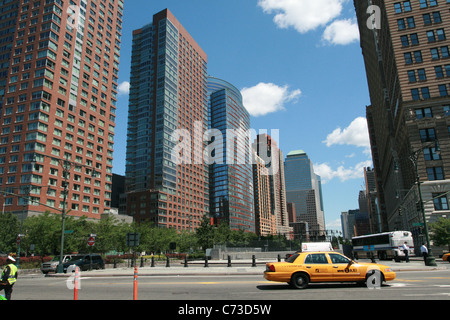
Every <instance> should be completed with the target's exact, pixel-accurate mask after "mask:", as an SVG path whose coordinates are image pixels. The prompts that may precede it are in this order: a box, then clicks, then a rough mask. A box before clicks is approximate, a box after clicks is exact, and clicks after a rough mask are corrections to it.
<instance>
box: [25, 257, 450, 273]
mask: <svg viewBox="0 0 450 320" xmlns="http://www.w3.org/2000/svg"><path fill="white" fill-rule="evenodd" d="M254 262H255V263H254ZM266 262H271V261H268V260H256V261H253V260H237V261H232V262H231V266H228V261H220V260H210V261H208V263H207V264H205V261H194V262H189V263H188V265H187V266H186V265H185V264H184V262H180V261H179V260H176V261H171V262H170V266H166V264H165V263H164V264H162V263H157V264H155V266H153V267H152V266H150V264H149V263H148V262H147V263H146V264H144V266H143V267H141V266H140V262H139V260H138V262H137V266H138V268H137V274H136V276H137V277H142V276H165V275H167V276H168V275H170V276H186V275H222V276H223V275H262V274H263V272H264V270H265V269H266ZM356 262H371V261H370V260H366V259H359V260H357V261H356ZM436 262H437V263H436V264H437V266H425V264H424V262H423V260H422V259H420V258H412V259H411V260H410V262H404V261H402V262H394V261H379V260H376V263H380V264H383V265H386V266H388V267H390V268H391V269H392V270H393V271H394V272H402V271H433V270H445V269H448V267H447V265H449V264H448V263H444V262H442V261H436ZM29 275H30V274H29ZM31 275H32V274H31ZM46 276H47V277H68V276H69V274H54V273H49V274H47V275H46ZM81 276H84V277H114V276H117V277H119V276H130V277H134V276H135V268H134V267H126V266H125V267H123V266H121V267H117V268H113V267H112V266H111V265H107V267H106V268H105V269H102V270H91V271H82V272H81Z"/></svg>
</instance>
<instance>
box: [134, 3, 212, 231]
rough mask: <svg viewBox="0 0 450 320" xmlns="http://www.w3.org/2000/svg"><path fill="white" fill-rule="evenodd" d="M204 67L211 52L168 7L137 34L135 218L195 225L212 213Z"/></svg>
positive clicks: (161, 223)
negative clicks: (206, 153) (204, 157)
mask: <svg viewBox="0 0 450 320" xmlns="http://www.w3.org/2000/svg"><path fill="white" fill-rule="evenodd" d="M206 65H207V56H206V54H205V52H204V51H203V50H202V49H201V48H200V46H199V45H198V44H197V43H196V42H195V40H194V39H193V38H192V37H191V36H190V35H189V33H188V32H187V31H186V30H185V29H184V27H183V26H182V25H181V24H180V22H179V21H178V20H177V19H176V18H175V17H174V15H173V14H172V13H171V12H170V11H169V10H167V9H165V10H163V11H161V12H159V13H157V14H155V15H154V16H153V22H152V23H150V24H148V25H146V26H144V27H142V28H141V29H138V30H135V31H134V32H133V49H132V61H131V78H130V84H131V87H130V98H129V111H128V132H127V154H126V160H127V162H126V191H127V212H128V214H129V215H132V216H133V217H134V218H135V220H137V221H142V220H149V221H152V222H153V223H155V225H156V226H158V227H166V228H174V229H177V230H179V231H181V230H194V229H196V228H197V227H198V226H199V225H200V222H201V219H202V217H203V216H204V215H205V213H207V212H209V203H208V202H209V201H208V194H209V191H208V168H207V166H206V165H204V163H203V161H202V150H203V147H204V145H203V142H202V139H201V138H202V136H203V132H204V131H206V129H207V95H206V93H207V90H206V83H207V75H206ZM178 132H182V133H183V135H178V134H177V133H178ZM180 146H182V148H179V147H180Z"/></svg>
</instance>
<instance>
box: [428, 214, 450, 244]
mask: <svg viewBox="0 0 450 320" xmlns="http://www.w3.org/2000/svg"><path fill="white" fill-rule="evenodd" d="M430 231H431V232H430V238H431V240H433V242H434V244H435V245H437V246H447V247H448V250H449V251H450V219H447V218H440V219H439V220H438V221H437V222H435V223H432V224H430Z"/></svg>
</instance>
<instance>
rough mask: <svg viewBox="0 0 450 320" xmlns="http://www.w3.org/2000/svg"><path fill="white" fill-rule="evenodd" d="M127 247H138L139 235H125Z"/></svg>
mask: <svg viewBox="0 0 450 320" xmlns="http://www.w3.org/2000/svg"><path fill="white" fill-rule="evenodd" d="M127 246H128V247H137V246H139V233H137V232H136V233H127Z"/></svg>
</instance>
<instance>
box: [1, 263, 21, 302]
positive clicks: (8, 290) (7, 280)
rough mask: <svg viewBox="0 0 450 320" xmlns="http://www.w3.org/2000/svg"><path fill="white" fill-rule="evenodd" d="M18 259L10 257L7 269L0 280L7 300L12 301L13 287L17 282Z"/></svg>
mask: <svg viewBox="0 0 450 320" xmlns="http://www.w3.org/2000/svg"><path fill="white" fill-rule="evenodd" d="M15 262H16V259H14V258H13V257H11V256H8V258H7V259H6V264H7V265H6V267H5V269H4V270H3V272H2V277H1V279H0V291H2V290H5V298H6V299H7V300H11V294H12V292H13V286H14V284H15V283H16V280H17V274H18V272H17V267H16V265H15Z"/></svg>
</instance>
